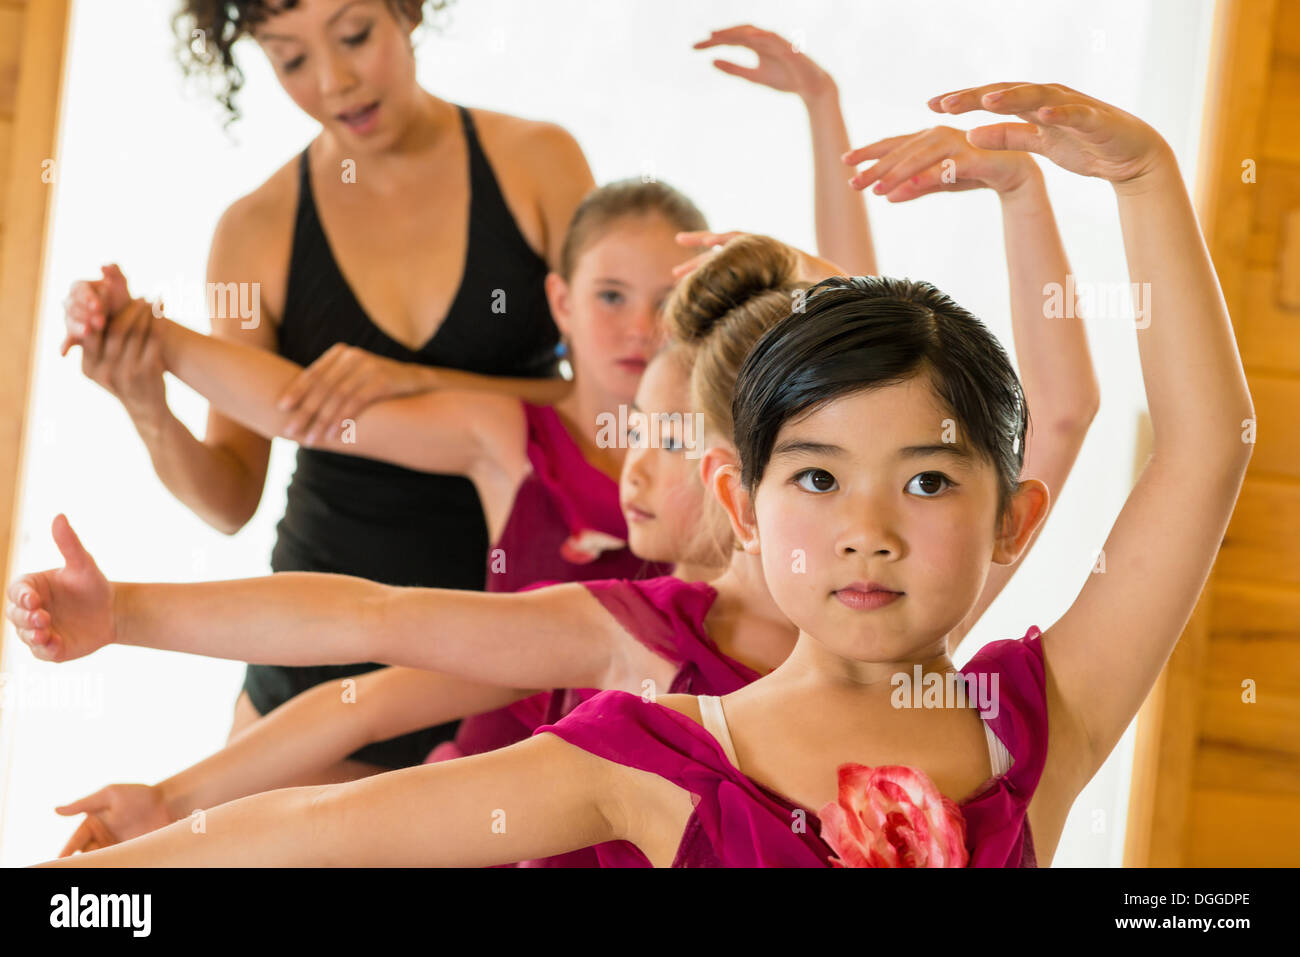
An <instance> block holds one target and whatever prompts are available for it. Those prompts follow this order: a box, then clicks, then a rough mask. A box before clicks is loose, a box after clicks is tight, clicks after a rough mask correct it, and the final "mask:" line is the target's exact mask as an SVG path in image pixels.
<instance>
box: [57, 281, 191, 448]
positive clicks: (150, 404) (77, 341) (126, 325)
mask: <svg viewBox="0 0 1300 957" xmlns="http://www.w3.org/2000/svg"><path fill="white" fill-rule="evenodd" d="M101 271H102V272H103V274H104V278H103V279H98V280H94V281H87V280H82V281H80V282H75V283H73V284H72V289H71V290H70V291H69V293H68V298H67V299H66V300H64V324H65V327H66V335H65V337H64V339H63V345H62V346H61V348H60V350H59V351H60V355H67V354H68V350H69V349H71V348H72V347H73V346H81V371H82V373H83V374H84V375H85V376H86V378H88V379H90V380H92V381H93V382H97V383H98V384H99V385H101V386H102V387H103V388H104V389H106V390H107V391H108V392H110V393H112V394H113V396H114V397H116V398H117V399H118V401H120V402H121V403H122V405H123V407H124V408H125V409H126V411H127V413H128V414H129V415H130V416H131V419H132V421H134V422H136V423H137V425H138V424H140V423H141V422H151V421H156V420H157V419H158V417H159V416H160V415H161V414H162V413H164V412H165V411H166V409H167V388H166V384H165V383H164V381H163V371H164V365H163V355H162V342H161V339H160V338H159V337H158V336H157V335H154V334H153V331H154V330H153V310H154V308H155V307H154V306H153V305H152V304H151V303H148V302H145V301H144V300H143V299H132V298H131V294H130V292H129V291H128V290H127V285H126V277H125V276H124V275H122V271H121V270H120V269H118V268H117V266H116V265H108V266H103V267H101ZM158 308H159V310H161V304H159V307H158Z"/></svg>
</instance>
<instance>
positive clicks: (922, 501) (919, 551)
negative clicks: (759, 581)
mask: <svg viewBox="0 0 1300 957" xmlns="http://www.w3.org/2000/svg"><path fill="white" fill-rule="evenodd" d="M952 420H953V416H952V413H951V412H950V411H948V410H947V409H945V408H944V407H943V405H942V403H941V402H940V401H939V400H938V398H937V397H936V396H935V395H934V393H933V391H932V389H931V386H930V381H929V377H928V376H926V375H918V376H914V377H912V378H910V379H908V380H906V381H904V382H902V383H898V384H895V385H888V386H882V387H879V388H875V389H871V390H868V391H863V392H857V393H853V394H850V395H845V396H842V397H840V398H838V399H835V400H834V401H832V402H829V403H827V404H825V405H824V406H822V407H820V408H818V409H816V410H815V411H813V412H812V413H811V414H808V415H805V416H804V417H802V418H800V419H793V420H790V421H788V422H786V423H785V424H784V425H783V426H782V428H781V430H780V432H779V433H778V435H777V439H776V442H775V444H774V446H773V451H772V456H771V459H770V461H769V462H768V465H767V468H766V470H765V472H764V475H763V478H762V481H760V482H759V484H758V487H757V489H756V490H755V492H754V496H753V498H752V509H753V512H752V517H753V526H752V527H751V528H750V529H749V530H748V531H747V534H746V536H745V546H746V550H747V551H751V552H756V553H760V554H761V555H762V562H763V571H764V575H765V576H766V578H767V583H768V587H769V588H770V589H771V593H772V598H773V599H774V600H775V601H776V604H777V606H778V607H779V608H780V609H781V610H782V611H783V612H784V613H785V614H786V615H787V616H788V617H789V618H790V620H791V621H793V622H794V623H795V624H797V625H798V626H799V627H800V628H801V629H802V630H803V631H804V632H805V633H807V634H808V635H811V636H812V637H814V638H816V639H817V640H818V641H819V642H820V643H821V644H822V645H824V646H826V647H827V648H828V649H829V650H830V651H831V652H833V653H834V654H836V655H838V656H840V657H841V658H847V659H851V660H855V661H860V662H896V661H903V660H915V659H917V658H918V657H921V658H924V657H929V656H932V655H939V654H943V653H944V651H945V650H946V644H945V638H946V636H947V634H948V632H950V631H951V630H952V629H953V628H954V627H955V626H956V625H957V624H958V623H959V622H960V621H961V619H962V618H963V617H964V616H965V615H966V614H967V613H968V612H969V611H970V609H971V607H972V606H973V605H974V604H975V601H976V599H977V598H978V596H979V592H980V589H981V588H982V587H983V584H984V580H985V577H986V576H987V574H988V567H989V562H990V561H991V560H992V559H993V558H994V557H995V548H996V544H997V543H996V535H995V526H996V525H997V502H998V485H997V473H996V471H995V469H994V467H993V465H992V464H990V463H989V462H987V461H985V460H984V459H982V458H980V457H979V456H978V455H977V454H976V453H975V452H974V450H972V449H971V448H970V447H969V446H965V445H963V444H962V441H961V439H960V433H958V436H957V441H955V442H954V441H948V442H945V441H944V438H945V435H946V437H948V438H949V439H951V438H952V435H951V423H952ZM945 426H947V427H948V428H947V429H945ZM749 533H752V535H751V534H749ZM872 586H875V587H876V588H880V589H885V590H886V591H884V592H879V591H877V592H874V593H873V592H872V591H871V588H872Z"/></svg>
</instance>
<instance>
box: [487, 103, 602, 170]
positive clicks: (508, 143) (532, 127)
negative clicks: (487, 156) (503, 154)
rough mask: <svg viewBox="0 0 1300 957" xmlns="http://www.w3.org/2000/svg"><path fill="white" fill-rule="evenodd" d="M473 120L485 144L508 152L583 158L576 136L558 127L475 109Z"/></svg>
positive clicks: (541, 121)
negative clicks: (530, 150)
mask: <svg viewBox="0 0 1300 957" xmlns="http://www.w3.org/2000/svg"><path fill="white" fill-rule="evenodd" d="M470 113H471V114H472V115H473V117H474V126H475V129H477V130H478V131H479V133H480V135H481V136H482V138H483V139H484V141H485V146H486V145H487V142H489V141H490V143H491V144H493V145H497V146H501V147H503V148H505V149H522V148H529V149H540V150H543V151H545V152H546V153H548V154H565V155H567V158H568V159H570V160H573V159H578V158H581V159H582V161H583V165H586V159H585V157H583V153H582V147H581V146H579V145H578V141H577V140H576V139H574V137H573V134H572V133H570V132H569V131H568V130H566V129H565V128H564V127H563V126H561V125H560V124H559V123H552V122H550V121H548V120H530V119H528V118H526V117H522V116H512V115H510V114H509V113H498V112H497V111H495V110H484V109H480V108H478V107H474V108H472V109H471V110H470Z"/></svg>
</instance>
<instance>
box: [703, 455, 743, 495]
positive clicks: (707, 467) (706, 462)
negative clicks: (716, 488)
mask: <svg viewBox="0 0 1300 957" xmlns="http://www.w3.org/2000/svg"><path fill="white" fill-rule="evenodd" d="M739 464H740V463H739V462H737V461H736V453H735V451H734V450H733V449H730V448H728V447H727V446H725V445H710V446H709V447H708V448H707V449H705V450H704V454H703V455H701V456H700V483H701V484H702V485H703V486H704V487H705V488H707V489H712V488H713V476H714V475H715V474H717V471H718V469H720V468H722V466H724V465H739Z"/></svg>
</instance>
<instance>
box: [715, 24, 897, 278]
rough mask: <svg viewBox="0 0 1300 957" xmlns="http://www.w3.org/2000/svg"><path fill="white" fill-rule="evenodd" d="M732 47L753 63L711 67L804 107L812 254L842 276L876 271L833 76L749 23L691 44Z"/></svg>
mask: <svg viewBox="0 0 1300 957" xmlns="http://www.w3.org/2000/svg"><path fill="white" fill-rule="evenodd" d="M732 45H734V46H743V47H747V48H748V49H750V50H753V51H754V52H755V53H756V54H758V65H757V66H754V67H745V66H741V65H739V64H736V63H732V62H730V61H727V60H714V61H713V63H714V66H716V67H717V68H718V69H719V70H721V71H722V72H724V73H729V74H731V75H732V76H739V77H742V78H744V79H746V80H749V81H751V82H753V83H758V84H761V85H763V86H769V87H772V88H773V89H776V90H781V91H784V92H790V93H795V94H797V95H798V96H799V98H800V99H801V100H802V101H803V104H804V106H805V108H806V109H807V111H808V126H809V129H810V131H811V134H812V150H813V209H814V213H815V216H814V220H815V223H816V232H817V252H818V254H819V255H820V256H821V257H823V258H824V259H826V260H829V261H830V262H832V263H835V264H836V265H837V266H838V267H839V268H840V269H842V270H844V271H845V272H846V273H847V274H848V275H853V276H874V275H876V273H877V268H876V252H875V246H874V244H873V242H872V238H871V225H870V222H869V220H868V218H867V206H866V200H865V197H864V196H863V195H862V194H861V193H859V192H857V191H855V190H853V189H851V188H850V187H849V186H848V185H846V183H845V176H844V164H843V162H842V161H841V157H842V156H843V155H844V153H845V152H846V151H847V150H848V149H849V133H848V129H847V128H846V127H845V124H844V114H843V112H842V111H841V109H840V95H839V89H838V87H837V86H836V85H835V80H834V78H832V77H831V75H830V74H829V73H827V72H826V71H825V70H823V69H822V68H821V67H820V66H818V65H817V64H816V63H815V62H814V61H813V60H812V59H811V58H810V57H808V56H807V54H804V53H802V52H797V51H796V50H795V49H794V46H793V45H792V44H791V43H790V42H789V41H788V40H786V39H784V38H783V37H781V36H778V35H777V34H775V33H773V32H771V31H770V30H760V29H759V28H757V27H754V26H749V25H745V26H738V27H731V28H728V29H725V30H715V31H713V33H712V34H711V35H710V36H709V38H708V39H707V40H702V41H700V42H699V43H696V44H695V49H697V50H705V49H709V48H711V47H715V46H732ZM832 274H834V273H832Z"/></svg>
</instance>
